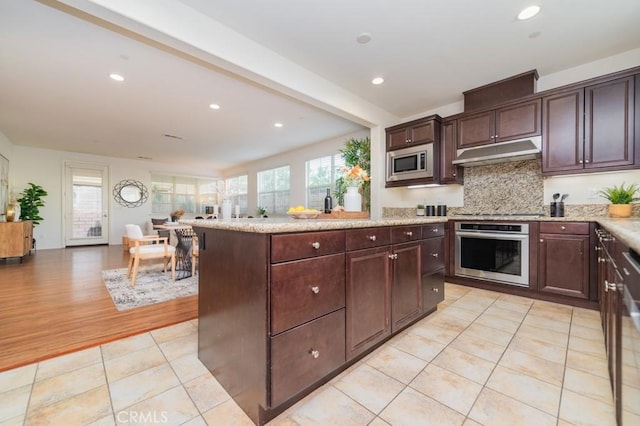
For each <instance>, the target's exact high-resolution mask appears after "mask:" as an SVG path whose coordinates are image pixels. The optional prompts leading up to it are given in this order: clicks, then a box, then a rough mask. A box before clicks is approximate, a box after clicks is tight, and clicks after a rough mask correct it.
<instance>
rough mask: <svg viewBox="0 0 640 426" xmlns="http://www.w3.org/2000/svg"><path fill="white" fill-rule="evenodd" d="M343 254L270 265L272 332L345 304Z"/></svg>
mask: <svg viewBox="0 0 640 426" xmlns="http://www.w3.org/2000/svg"><path fill="white" fill-rule="evenodd" d="M344 262H345V254H344V253H342V254H333V255H330V256H322V257H317V258H312V259H305V260H297V261H295V262H286V263H280V264H278V265H273V266H271V334H278V333H281V332H283V331H285V330H288V329H289V328H292V327H295V326H297V325H300V324H302V323H305V322H307V321H311V320H312V319H314V318H317V317H320V316H322V315H324V314H327V313H329V312H333V311H335V310H338V309H340V308H344V298H345V288H344V281H345V263H344Z"/></svg>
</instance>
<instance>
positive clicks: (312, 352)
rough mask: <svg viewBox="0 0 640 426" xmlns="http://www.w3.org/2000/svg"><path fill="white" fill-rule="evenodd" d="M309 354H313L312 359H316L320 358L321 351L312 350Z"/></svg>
mask: <svg viewBox="0 0 640 426" xmlns="http://www.w3.org/2000/svg"><path fill="white" fill-rule="evenodd" d="M309 353H310V354H311V356H312V357H314V358H318V357H319V356H320V351H317V350H315V349H311V350H310V351H309Z"/></svg>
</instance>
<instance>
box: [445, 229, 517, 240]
mask: <svg viewBox="0 0 640 426" xmlns="http://www.w3.org/2000/svg"><path fill="white" fill-rule="evenodd" d="M456 236H457V237H471V238H474V237H475V238H486V239H492V240H522V241H524V240H526V239H528V238H529V234H509V233H506V232H505V233H492V232H464V231H456Z"/></svg>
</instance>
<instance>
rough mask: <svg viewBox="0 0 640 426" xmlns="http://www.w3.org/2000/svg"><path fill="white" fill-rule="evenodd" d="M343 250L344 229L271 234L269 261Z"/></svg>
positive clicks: (320, 254)
mask: <svg viewBox="0 0 640 426" xmlns="http://www.w3.org/2000/svg"><path fill="white" fill-rule="evenodd" d="M343 251H344V231H327V232H305V233H301V234H283V235H273V236H272V237H271V262H272V263H278V262H286V261H287V260H296V259H304V258H307V257H315V256H322V255H325V254H333V253H341V252H343Z"/></svg>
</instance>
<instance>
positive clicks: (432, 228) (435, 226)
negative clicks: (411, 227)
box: [422, 223, 447, 238]
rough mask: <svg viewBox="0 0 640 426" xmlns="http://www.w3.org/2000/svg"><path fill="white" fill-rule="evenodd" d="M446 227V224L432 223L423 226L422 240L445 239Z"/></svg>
mask: <svg viewBox="0 0 640 426" xmlns="http://www.w3.org/2000/svg"><path fill="white" fill-rule="evenodd" d="M446 225H447V224H446V223H431V224H429V225H422V238H431V237H443V236H444V227H445V226H446Z"/></svg>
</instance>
